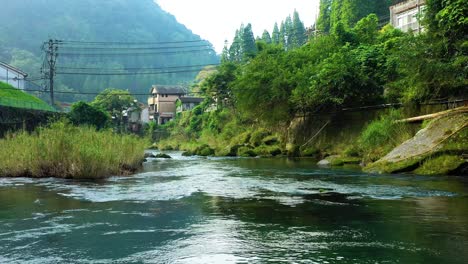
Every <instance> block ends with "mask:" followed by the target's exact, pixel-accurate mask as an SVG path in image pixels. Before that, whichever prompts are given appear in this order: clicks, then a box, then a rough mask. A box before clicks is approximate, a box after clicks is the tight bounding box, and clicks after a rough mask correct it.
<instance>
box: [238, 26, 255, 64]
mask: <svg viewBox="0 0 468 264" xmlns="http://www.w3.org/2000/svg"><path fill="white" fill-rule="evenodd" d="M241 47H242V52H243V59H247V58H252V57H254V56H255V55H256V54H257V46H256V45H255V37H254V34H253V31H252V25H251V24H250V23H249V24H247V26H246V27H245V28H244V32H243V35H242V46H241Z"/></svg>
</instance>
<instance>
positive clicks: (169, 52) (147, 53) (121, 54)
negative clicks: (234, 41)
mask: <svg viewBox="0 0 468 264" xmlns="http://www.w3.org/2000/svg"><path fill="white" fill-rule="evenodd" d="M205 51H211V52H215V51H214V50H213V49H212V48H209V49H191V50H177V51H160V52H134V53H129V52H128V53H110V52H109V53H73V52H57V53H56V54H58V55H59V56H79V57H103V56H148V55H160V54H166V55H167V54H182V53H197V52H205Z"/></svg>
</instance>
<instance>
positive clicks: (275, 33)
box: [271, 22, 281, 44]
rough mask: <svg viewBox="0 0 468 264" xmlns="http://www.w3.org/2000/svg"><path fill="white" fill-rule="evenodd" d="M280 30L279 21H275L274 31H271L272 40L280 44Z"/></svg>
mask: <svg viewBox="0 0 468 264" xmlns="http://www.w3.org/2000/svg"><path fill="white" fill-rule="evenodd" d="M280 38H281V37H280V31H279V28H278V23H276V22H275V26H274V27H273V31H272V33H271V42H272V43H273V44H280Z"/></svg>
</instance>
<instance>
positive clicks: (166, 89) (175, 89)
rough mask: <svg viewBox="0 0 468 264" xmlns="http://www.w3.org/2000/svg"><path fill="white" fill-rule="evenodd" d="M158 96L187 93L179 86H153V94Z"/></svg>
mask: <svg viewBox="0 0 468 264" xmlns="http://www.w3.org/2000/svg"><path fill="white" fill-rule="evenodd" d="M153 90H154V93H157V94H177V95H179V94H186V93H187V91H186V90H185V89H184V88H183V87H182V86H177V85H153V86H152V87H151V93H153Z"/></svg>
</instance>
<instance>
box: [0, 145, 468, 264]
mask: <svg viewBox="0 0 468 264" xmlns="http://www.w3.org/2000/svg"><path fill="white" fill-rule="evenodd" d="M170 154H171V155H172V156H173V157H174V158H173V159H171V160H155V161H150V162H147V163H145V165H144V170H143V171H142V172H141V173H139V174H137V175H134V176H131V177H114V178H110V179H108V180H105V181H101V182H89V181H82V182H80V181H72V180H63V179H22V178H20V179H0V263H373V264H374V263H467V261H468V179H466V178H463V177H442V176H431V177H428V176H417V175H368V174H364V173H361V172H359V171H358V170H352V169H340V170H337V169H323V168H318V167H317V166H315V162H314V161H312V160H307V159H303V160H289V159H286V158H276V159H242V158H232V159H229V158H208V159H206V158H198V157H193V158H192V157H191V158H185V157H182V156H181V155H180V153H177V152H175V153H170Z"/></svg>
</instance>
